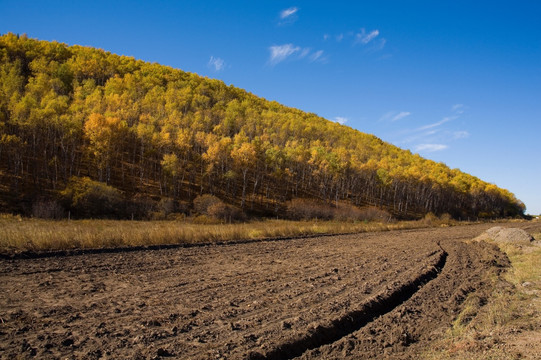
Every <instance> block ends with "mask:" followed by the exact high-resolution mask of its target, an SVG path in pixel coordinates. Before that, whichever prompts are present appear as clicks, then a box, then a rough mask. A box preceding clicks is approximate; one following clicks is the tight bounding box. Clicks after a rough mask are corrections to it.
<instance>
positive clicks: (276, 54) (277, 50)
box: [269, 44, 327, 65]
mask: <svg viewBox="0 0 541 360" xmlns="http://www.w3.org/2000/svg"><path fill="white" fill-rule="evenodd" d="M269 51H270V58H269V63H270V64H271V65H276V64H278V63H280V62H282V61H284V60H286V59H287V58H289V57H292V59H294V60H300V59H304V58H306V59H307V60H308V61H310V62H314V61H317V62H321V63H326V62H327V57H326V56H323V55H324V52H323V50H318V51H314V52H312V49H310V48H301V47H300V46H295V45H293V44H284V45H274V46H271V47H269ZM293 55H294V56H293Z"/></svg>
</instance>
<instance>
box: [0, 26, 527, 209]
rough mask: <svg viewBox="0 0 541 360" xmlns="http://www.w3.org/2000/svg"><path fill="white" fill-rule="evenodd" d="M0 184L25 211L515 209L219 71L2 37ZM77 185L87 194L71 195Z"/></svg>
mask: <svg viewBox="0 0 541 360" xmlns="http://www.w3.org/2000/svg"><path fill="white" fill-rule="evenodd" d="M472 156H475V155H474V154H472ZM0 180H1V182H0V206H1V207H2V208H3V209H4V210H3V211H4V212H8V211H10V212H18V213H23V214H31V213H32V211H33V210H35V209H36V205H39V204H42V205H41V206H45V205H43V204H48V205H47V206H52V205H50V204H53V203H54V204H55V205H54V206H56V207H61V208H62V209H63V210H70V211H72V214H73V215H75V216H79V217H88V216H92V217H100V216H109V217H130V216H131V217H134V215H135V217H145V216H147V215H148V213H149V212H151V211H154V210H155V209H156V207H158V206H162V207H163V206H167V207H169V208H170V210H171V211H173V212H175V211H177V212H187V211H190V210H191V208H192V206H193V205H192V202H193V200H194V198H196V196H198V195H201V194H213V195H215V196H217V197H219V198H220V199H222V200H223V201H225V202H226V203H228V204H232V205H235V206H236V207H238V208H240V209H242V210H243V211H244V212H245V213H247V214H256V215H266V216H271V215H272V216H280V215H281V214H283V210H284V208H285V204H286V202H287V201H289V200H291V199H295V198H304V199H314V200H318V201H321V202H328V203H338V202H339V201H343V202H348V203H351V204H353V205H355V206H359V207H363V206H378V207H381V208H384V209H386V210H387V211H389V212H390V213H392V214H393V215H394V216H395V217H398V218H412V217H419V216H422V215H424V214H426V213H428V212H433V213H435V214H444V213H449V214H451V215H452V216H454V217H456V218H459V217H461V218H465V217H502V216H517V215H522V214H523V212H524V205H523V204H522V203H521V202H520V201H519V200H517V199H516V198H515V196H514V195H513V194H512V193H510V192H508V191H507V190H504V189H500V188H498V187H497V186H495V185H493V184H489V183H486V182H484V181H482V180H480V179H478V178H476V177H474V176H471V175H468V174H465V173H463V172H461V171H459V170H457V169H450V168H448V167H447V166H446V165H445V164H442V163H436V162H433V161H430V160H426V159H423V158H421V157H420V156H419V155H417V154H412V153H411V152H409V151H405V150H402V149H399V148H398V147H396V146H393V145H391V144H388V143H385V142H383V141H381V140H380V139H378V138H377V137H375V136H372V135H368V134H364V133H362V132H359V131H357V130H354V129H352V128H349V127H347V126H343V125H340V124H337V123H334V122H331V121H328V120H326V119H323V118H321V117H318V116H317V115H315V114H311V113H306V112H303V111H300V110H297V109H293V108H289V107H285V106H283V105H280V104H278V103H276V102H272V101H267V100H265V99H262V98H260V97H257V96H255V95H253V94H250V93H248V92H246V91H244V90H242V89H238V88H235V87H233V86H227V85H225V84H224V83H223V82H221V81H218V80H212V79H208V78H203V77H201V76H198V75H196V74H192V73H187V72H184V71H181V70H177V69H173V68H170V67H167V66H162V65H159V64H151V63H147V62H143V61H140V60H135V59H133V58H130V57H124V56H117V55H114V54H111V53H109V52H105V51H102V50H98V49H93V48H88V47H81V46H67V45H65V44H61V43H57V42H46V41H38V40H34V39H29V38H27V37H26V36H17V35H14V34H7V35H3V36H1V37H0ZM88 189H94V191H97V192H99V193H100V194H102V195H103V196H102V198H100V199H98V200H99V201H98V202H99V204H95V203H94V204H89V203H88V201H87V203H85V205H84V206H81V205H80V204H81V203H82V202H81V201H82V200H81V194H82V193H84V192H85V191H88ZM83 197H84V196H83ZM87 200H88V199H87ZM78 201H79V205H78ZM89 201H90V200H89ZM85 206H86V207H96V208H99V209H100V211H102V213H95V212H92V211H87V210H86V208H85ZM62 209H61V210H62Z"/></svg>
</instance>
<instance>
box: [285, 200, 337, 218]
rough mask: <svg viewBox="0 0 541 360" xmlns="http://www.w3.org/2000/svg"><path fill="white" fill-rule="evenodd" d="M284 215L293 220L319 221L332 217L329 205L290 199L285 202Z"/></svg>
mask: <svg viewBox="0 0 541 360" xmlns="http://www.w3.org/2000/svg"><path fill="white" fill-rule="evenodd" d="M286 215H287V217H288V218H290V219H293V220H309V219H321V220H330V219H332V218H333V217H334V209H333V208H332V206H331V205H329V204H326V203H323V202H319V201H316V200H311V199H292V200H290V201H288V202H286Z"/></svg>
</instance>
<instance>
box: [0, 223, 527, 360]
mask: <svg viewBox="0 0 541 360" xmlns="http://www.w3.org/2000/svg"><path fill="white" fill-rule="evenodd" d="M491 226H494V225H493V224H485V225H474V226H473V225H472V226H461V227H450V228H438V229H424V230H408V231H392V232H382V233H366V234H359V235H344V236H333V237H314V238H304V239H294V240H286V241H262V242H258V243H247V244H235V245H219V246H203V247H197V248H177V249H163V250H147V251H144V250H141V251H133V252H120V253H98V254H86V255H85V254H83V255H73V256H57V257H50V258H38V259H12V260H6V259H4V260H0V288H1V292H0V320H1V321H0V356H1V358H2V359H12V358H15V357H17V356H19V357H21V358H33V357H36V358H40V359H56V358H78V359H100V358H114V359H137V358H140V359H148V358H150V359H152V358H190V359H290V358H294V357H301V358H305V359H312V358H318V359H319V358H329V359H337V358H349V357H351V358H356V359H363V358H415V354H417V353H418V352H419V350H420V349H422V348H423V346H426V344H428V343H429V342H430V341H431V339H433V338H434V337H435V336H437V334H438V333H439V332H441V331H442V329H444V328H446V327H448V326H449V324H450V323H451V321H452V320H453V318H454V316H455V315H456V314H457V313H458V312H459V311H460V309H461V305H462V303H463V301H464V299H465V298H466V296H467V295H468V294H469V293H471V292H473V291H476V292H478V293H479V294H481V297H482V294H483V292H487V293H488V291H489V289H486V287H488V286H487V285H486V283H485V280H486V279H487V276H488V275H490V274H492V273H494V272H496V273H497V272H498V271H500V270H501V269H502V268H503V267H505V266H506V265H507V264H508V261H507V258H506V257H505V256H504V255H502V254H501V253H500V252H499V251H497V250H496V248H495V247H494V246H492V245H488V244H486V243H484V242H480V243H477V242H473V243H469V244H466V243H464V242H462V241H461V240H467V239H472V238H474V237H476V236H477V235H479V234H481V233H482V232H483V231H484V230H486V229H488V228H490V227H491ZM503 226H506V225H503ZM513 226H514V227H517V224H513Z"/></svg>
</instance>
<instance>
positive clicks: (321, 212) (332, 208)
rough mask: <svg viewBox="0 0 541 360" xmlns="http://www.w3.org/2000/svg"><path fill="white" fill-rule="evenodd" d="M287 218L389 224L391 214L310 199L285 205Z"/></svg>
mask: <svg viewBox="0 0 541 360" xmlns="http://www.w3.org/2000/svg"><path fill="white" fill-rule="evenodd" d="M286 207H287V210H286V214H287V217H288V218H290V219H293V220H310V219H321V220H339V221H381V222H389V221H390V220H391V218H392V217H391V214H389V213H388V212H387V211H385V210H383V209H379V208H377V207H373V206H371V207H366V208H362V209H359V208H358V207H356V206H354V205H352V204H350V203H347V202H340V203H338V204H336V205H331V204H327V203H323V202H320V201H316V200H311V199H293V200H291V201H288V202H287V203H286Z"/></svg>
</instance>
